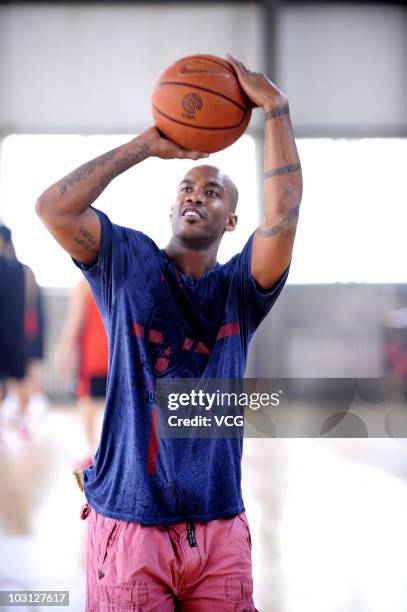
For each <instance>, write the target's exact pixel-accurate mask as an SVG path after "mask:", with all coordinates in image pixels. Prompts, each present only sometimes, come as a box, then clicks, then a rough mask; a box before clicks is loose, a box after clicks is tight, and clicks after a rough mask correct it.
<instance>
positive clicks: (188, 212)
mask: <svg viewBox="0 0 407 612" xmlns="http://www.w3.org/2000/svg"><path fill="white" fill-rule="evenodd" d="M181 217H185V218H186V219H203V218H204V216H203V214H202V212H201V211H200V210H198V209H197V208H195V207H194V206H185V207H184V208H183V209H182V212H181Z"/></svg>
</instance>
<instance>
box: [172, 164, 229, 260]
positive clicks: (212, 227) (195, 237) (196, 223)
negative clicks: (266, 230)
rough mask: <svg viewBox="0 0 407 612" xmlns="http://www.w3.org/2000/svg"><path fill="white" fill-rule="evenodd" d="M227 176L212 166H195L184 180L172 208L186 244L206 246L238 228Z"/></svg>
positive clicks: (175, 232) (178, 235)
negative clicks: (225, 232) (226, 232)
mask: <svg viewBox="0 0 407 612" xmlns="http://www.w3.org/2000/svg"><path fill="white" fill-rule="evenodd" d="M231 204H232V193H231V187H230V182H229V179H227V177H226V176H225V175H224V174H222V173H221V172H220V171H219V170H218V169H217V168H213V167H212V166H198V167H196V168H192V170H190V171H189V172H188V173H187V174H186V175H185V176H184V178H183V180H182V181H181V183H180V185H179V187H178V192H177V198H176V201H175V203H174V205H173V206H172V208H171V215H170V218H171V224H172V232H173V236H174V237H175V238H176V239H178V240H179V241H180V242H181V243H183V245H184V246H186V247H188V248H192V249H196V250H205V249H207V248H208V247H209V246H210V245H211V244H213V243H214V242H217V241H220V239H221V237H222V235H223V233H224V231H232V230H233V229H234V228H235V225H236V222H237V217H236V215H235V213H234V211H233V210H231Z"/></svg>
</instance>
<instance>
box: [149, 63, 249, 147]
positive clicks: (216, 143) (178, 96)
mask: <svg viewBox="0 0 407 612" xmlns="http://www.w3.org/2000/svg"><path fill="white" fill-rule="evenodd" d="M151 101H152V113H153V118H154V122H155V124H156V126H157V127H158V129H159V130H160V132H162V134H164V136H166V137H167V138H168V139H170V140H172V141H173V142H175V143H176V144H178V145H179V146H181V147H183V148H184V149H191V150H193V151H202V152H204V153H214V152H215V151H221V150H222V149H225V148H226V147H228V146H229V145H231V144H232V143H233V142H235V141H236V140H237V139H238V138H239V137H240V136H241V135H242V134H243V132H244V131H245V130H246V128H247V126H248V123H249V121H250V117H251V113H252V104H251V101H250V100H249V98H248V97H247V96H246V94H245V92H244V91H243V89H242V88H241V86H240V84H239V81H238V79H237V77H236V74H235V72H234V69H233V68H232V66H231V64H229V62H227V61H226V60H224V59H222V58H220V57H216V56H214V55H191V56H189V57H184V58H183V59H180V60H178V61H177V62H175V64H173V65H172V66H170V67H169V68H167V70H165V72H163V74H162V75H161V76H160V78H159V79H158V81H157V83H156V85H155V87H154V91H153V94H152V100H151Z"/></svg>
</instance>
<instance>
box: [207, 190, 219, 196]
mask: <svg viewBox="0 0 407 612" xmlns="http://www.w3.org/2000/svg"><path fill="white" fill-rule="evenodd" d="M206 194H207V195H208V196H209V197H210V198H215V197H218V196H219V194H218V193H217V191H214V190H213V189H208V190H207V192H206Z"/></svg>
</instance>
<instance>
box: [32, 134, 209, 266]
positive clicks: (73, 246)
mask: <svg viewBox="0 0 407 612" xmlns="http://www.w3.org/2000/svg"><path fill="white" fill-rule="evenodd" d="M147 157H160V158H162V159H173V158H181V159H184V158H188V159H200V158H201V157H207V155H206V154H205V153H198V152H197V151H186V150H184V149H182V148H181V147H179V146H178V145H176V144H174V143H173V142H171V141H169V140H167V139H166V138H162V137H161V135H160V132H159V131H158V130H157V129H156V128H154V127H152V128H148V129H147V130H145V131H144V132H143V133H142V134H140V136H137V137H136V138H133V139H132V140H130V142H127V143H126V144H124V145H121V146H120V147H117V148H116V149H113V150H112V151H109V152H108V153H104V154H103V155H101V156H100V157H97V158H96V159H93V160H92V161H90V162H87V163H86V164H84V165H83V166H80V167H79V168H77V169H76V170H74V171H73V172H71V173H70V174H68V175H67V176H65V177H64V178H62V179H61V180H60V181H58V182H57V183H55V184H54V185H51V187H49V188H48V189H46V191H44V193H43V194H41V195H40V197H39V198H38V200H37V203H36V210H37V213H38V215H39V217H40V218H41V219H42V221H43V222H44V224H45V225H46V226H47V228H48V229H49V231H50V232H51V234H52V235H53V236H54V238H55V239H56V240H57V241H58V242H59V244H60V245H61V246H62V247H63V248H64V249H65V250H66V251H67V252H68V253H69V254H70V255H71V256H72V257H74V258H75V259H76V260H78V261H80V262H82V263H85V264H93V263H95V262H96V261H97V257H98V250H99V244H100V232H101V229H100V221H99V217H98V215H97V214H96V212H95V211H94V210H93V209H92V208H90V206H91V205H92V204H93V202H94V201H95V200H96V198H97V197H98V196H99V195H100V194H101V193H102V191H104V189H105V188H106V187H107V186H108V185H109V183H110V181H112V180H113V179H114V178H115V177H116V176H119V174H122V172H125V171H126V170H128V169H129V168H131V167H132V166H135V165H136V164H139V163H140V162H142V161H144V160H145V159H146V158H147Z"/></svg>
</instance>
